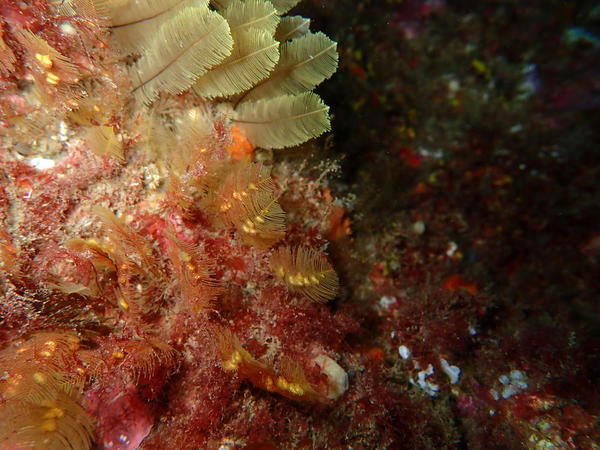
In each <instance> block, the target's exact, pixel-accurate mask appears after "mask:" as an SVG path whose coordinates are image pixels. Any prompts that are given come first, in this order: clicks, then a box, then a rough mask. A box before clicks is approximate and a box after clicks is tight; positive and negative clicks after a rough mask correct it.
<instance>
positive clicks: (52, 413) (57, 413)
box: [43, 407, 65, 419]
mask: <svg viewBox="0 0 600 450" xmlns="http://www.w3.org/2000/svg"><path fill="white" fill-rule="evenodd" d="M64 415H65V412H64V411H63V410H62V409H60V408H57V407H54V408H50V410H49V411H48V412H47V413H46V414H44V416H43V418H44V419H55V418H57V417H62V416H64Z"/></svg>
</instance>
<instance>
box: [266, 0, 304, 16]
mask: <svg viewBox="0 0 600 450" xmlns="http://www.w3.org/2000/svg"><path fill="white" fill-rule="evenodd" d="M271 3H273V6H274V7H275V9H276V10H277V12H278V13H279V14H285V13H286V12H288V11H289V10H290V9H292V8H293V7H294V6H296V5H297V4H298V3H300V0H271Z"/></svg>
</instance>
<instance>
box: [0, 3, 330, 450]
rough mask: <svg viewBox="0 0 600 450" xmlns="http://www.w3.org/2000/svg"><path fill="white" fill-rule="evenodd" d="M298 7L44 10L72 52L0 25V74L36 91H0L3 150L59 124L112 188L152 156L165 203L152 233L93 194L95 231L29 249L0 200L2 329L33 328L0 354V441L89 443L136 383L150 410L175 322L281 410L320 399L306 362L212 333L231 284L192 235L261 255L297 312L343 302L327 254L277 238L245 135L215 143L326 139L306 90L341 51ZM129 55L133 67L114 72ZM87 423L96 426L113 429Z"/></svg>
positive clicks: (268, 197) (44, 237)
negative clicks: (103, 414) (205, 333)
mask: <svg viewBox="0 0 600 450" xmlns="http://www.w3.org/2000/svg"><path fill="white" fill-rule="evenodd" d="M295 3H297V2H294V1H291V2H290V1H287V2H286V1H281V0H279V1H274V2H273V3H271V2H270V1H267V0H246V1H241V0H233V1H219V2H215V4H214V5H213V8H210V7H209V5H208V2H207V1H202V0H197V1H168V2H153V1H142V2H139V1H137V2H133V1H131V2H117V3H114V2H108V1H102V0H72V1H70V2H61V5H60V7H59V9H58V11H59V13H60V14H61V15H58V16H55V17H57V18H59V19H57V22H59V23H62V25H61V27H60V28H55V29H54V33H57V32H58V33H62V34H67V35H69V36H71V37H73V38H78V39H80V41H81V42H82V43H88V45H85V44H82V46H81V48H80V50H81V49H83V51H79V52H75V51H73V52H72V48H70V47H69V46H68V44H65V42H64V40H63V41H60V40H58V39H55V40H56V42H57V43H55V42H53V39H54V38H55V36H54V35H53V34H52V33H50V32H46V34H44V33H43V32H42V31H40V30H42V29H43V28H42V26H41V25H40V26H38V27H37V28H36V27H30V28H31V29H33V30H34V31H31V30H30V29H26V28H25V27H22V26H20V25H14V24H11V23H9V22H6V23H3V28H0V32H1V34H0V74H1V75H2V77H4V78H3V79H5V80H13V81H15V80H19V79H22V78H23V79H27V80H29V81H30V82H31V83H30V84H29V85H27V86H25V87H19V86H18V83H16V82H15V83H14V84H13V88H14V89H15V90H14V93H15V95H13V96H12V97H11V98H13V99H14V98H16V97H19V98H20V99H24V100H25V101H24V104H25V106H23V102H16V101H12V100H9V101H6V98H7V97H6V96H5V97H4V99H3V101H2V102H1V104H0V108H1V111H2V113H3V115H2V133H3V134H4V135H5V136H6V137H7V138H8V139H7V141H6V142H9V143H10V145H13V144H14V145H16V144H19V143H22V142H24V141H27V140H28V139H32V136H33V135H34V134H36V133H37V136H39V139H40V140H42V139H44V134H46V135H47V133H48V129H49V127H51V126H55V124H56V123H58V124H59V126H58V129H59V139H58V140H59V141H61V142H67V144H66V145H67V146H72V147H77V148H79V149H81V148H82V147H83V148H86V149H88V150H91V151H92V152H93V153H94V154H95V155H96V156H97V157H98V158H101V159H102V160H103V161H105V162H106V165H107V166H108V167H111V170H112V171H113V172H114V173H119V174H121V176H123V177H126V174H127V173H128V172H127V171H128V167H129V166H131V165H132V164H134V165H137V167H139V166H140V165H143V164H145V163H146V162H149V163H151V164H152V165H153V167H156V168H157V171H158V174H159V175H158V178H159V180H160V181H159V182H157V183H156V186H157V187H158V186H160V187H161V189H160V190H157V191H155V192H152V191H151V190H150V189H149V190H148V192H147V193H148V194H149V196H150V198H146V199H145V201H147V202H148V203H149V204H152V202H153V201H154V200H153V199H156V198H158V199H160V200H158V201H157V202H158V203H160V206H159V207H158V208H155V210H154V212H153V214H154V216H153V219H152V220H153V224H154V227H155V228H154V229H152V230H149V229H148V224H147V223H144V222H143V221H142V222H141V225H144V226H140V221H139V220H138V221H136V220H135V212H134V210H137V211H139V209H140V208H139V205H136V207H135V208H133V210H132V211H130V210H128V209H126V208H123V205H121V209H120V211H119V212H120V213H121V214H118V215H116V214H115V213H114V212H113V211H111V209H109V208H107V207H105V206H111V199H110V195H108V196H106V195H105V196H104V197H102V196H100V197H98V198H91V200H90V202H89V203H94V202H97V203H100V204H103V205H105V206H99V205H97V206H95V207H94V208H89V209H88V211H89V212H90V215H89V216H87V217H86V218H85V221H86V222H90V223H95V224H96V225H95V232H94V233H89V232H87V233H84V235H81V236H77V235H73V234H72V233H70V232H69V231H68V230H62V227H63V226H64V225H63V223H60V228H61V230H60V233H63V234H58V235H57V236H60V240H58V239H56V236H54V235H48V234H45V232H46V231H48V230H49V229H50V228H51V227H50V226H49V225H48V226H47V227H45V228H40V229H39V232H38V234H37V235H35V236H30V237H29V238H30V239H31V241H27V243H25V241H24V240H23V237H22V236H19V235H18V234H17V233H18V231H19V229H18V227H17V224H18V221H16V220H12V219H13V218H12V217H10V212H6V211H7V209H6V208H4V207H3V210H2V211H3V213H2V214H3V220H5V221H6V223H7V224H12V226H6V227H3V228H1V229H0V273H1V280H2V286H1V289H2V294H3V298H2V302H3V303H4V304H3V305H2V308H1V312H2V314H5V316H4V317H3V318H4V319H7V320H8V321H9V322H11V323H12V322H15V323H16V322H17V321H18V317H17V315H18V314H19V312H20V311H22V312H23V313H22V315H23V317H24V318H26V319H31V318H32V317H33V316H32V314H33V312H35V314H36V317H38V318H39V320H31V321H30V322H29V323H28V324H27V325H28V326H25V327H23V329H22V330H21V331H20V332H19V335H20V336H21V337H20V338H19V339H18V340H12V341H11V342H9V343H8V344H7V345H6V346H5V348H4V350H2V351H1V352H0V374H2V378H1V379H0V413H1V414H2V415H3V417H4V419H3V424H2V426H0V446H8V447H9V448H13V447H16V448H21V447H27V446H35V447H40V448H42V447H43V448H77V449H84V448H89V447H90V446H91V445H92V442H93V440H94V438H93V428H94V427H93V425H92V422H93V421H92V419H91V418H90V416H89V413H90V411H93V410H94V409H95V408H96V409H97V410H102V409H103V408H107V407H108V405H107V404H103V403H102V402H105V403H110V402H112V401H115V399H117V398H119V394H118V390H119V389H121V390H122V391H123V392H124V391H127V392H129V394H128V395H126V396H123V399H129V400H127V401H131V405H133V404H137V403H136V401H137V400H136V398H137V397H136V396H137V395H138V394H136V393H135V392H136V388H135V386H138V387H141V386H150V387H151V388H149V389H148V390H149V391H150V392H151V394H144V399H145V400H153V399H155V398H156V397H157V396H158V393H159V392H160V390H161V389H162V388H163V387H164V385H165V383H166V380H167V379H168V376H169V374H172V373H174V371H175V370H176V369H177V367H178V362H179V363H181V360H182V356H181V354H180V352H179V351H178V350H179V349H176V347H177V345H176V344H177V343H173V342H169V343H167V342H166V340H165V335H164V334H165V333H164V332H163V333H162V334H161V329H160V324H161V323H163V322H164V321H165V320H167V317H168V316H169V314H171V315H174V316H186V317H192V318H193V319H192V320H194V321H196V323H197V326H198V327H203V326H204V327H205V328H206V329H208V330H211V331H210V332H211V333H212V334H213V335H214V346H215V349H214V353H215V354H216V355H217V358H218V359H219V360H220V364H221V367H222V370H224V371H225V372H231V373H234V374H237V376H238V377H239V378H240V379H246V380H248V381H250V382H251V383H252V384H253V385H254V386H256V387H258V388H260V389H264V390H266V391H269V392H272V393H275V394H279V395H282V396H285V397H288V398H291V399H293V400H300V401H308V402H324V403H325V402H328V401H329V400H328V399H327V395H326V394H325V393H322V392H320V391H319V389H317V388H316V387H314V386H313V385H311V383H310V382H309V381H308V379H307V377H306V376H305V373H304V371H303V369H302V367H301V365H300V364H297V363H292V362H291V361H288V360H287V359H285V358H282V360H284V362H282V363H281V365H280V366H278V369H277V370H276V369H275V368H274V366H273V365H271V364H269V363H266V362H261V361H259V360H257V359H255V358H254V357H253V356H252V355H251V354H250V353H249V352H248V351H247V350H245V349H244V348H243V347H242V345H241V343H240V341H239V339H238V338H237V337H236V335H235V334H234V333H233V332H232V331H230V330H229V329H228V328H227V323H226V321H224V320H220V321H219V320H213V321H212V322H211V320H210V317H211V314H213V313H215V312H216V313H217V315H218V310H219V303H220V298H221V296H222V295H223V293H224V289H225V288H226V287H225V286H224V284H223V283H222V282H221V280H220V279H219V277H220V276H222V273H223V269H222V268H219V267H217V263H216V258H215V255H212V254H210V252H208V251H207V249H206V246H205V245H204V244H203V243H202V242H200V240H199V238H198V234H197V229H198V228H199V227H204V228H206V229H208V230H214V232H215V233H229V234H230V236H231V238H232V239H239V242H240V244H239V245H240V246H241V245H242V243H243V245H245V246H246V247H245V249H246V250H244V251H245V252H246V253H248V254H252V255H254V257H256V258H257V259H259V260H265V261H269V259H270V263H271V268H272V279H280V280H281V281H282V282H283V283H284V284H285V285H286V286H287V287H288V288H289V291H290V292H292V293H295V294H298V296H297V297H298V299H299V301H303V300H301V299H302V298H304V299H306V300H309V301H313V302H318V303H325V302H327V301H329V300H331V299H332V298H334V297H335V295H336V293H337V289H338V277H337V275H336V273H335V270H334V269H333V268H332V267H331V265H330V264H329V262H328V261H327V258H326V256H325V254H324V253H323V252H322V250H321V249H318V248H313V247H314V245H313V246H310V245H308V244H306V245H304V244H303V245H298V244H297V243H295V244H294V243H293V240H290V239H287V236H286V233H287V224H286V214H285V212H284V210H283V209H282V207H281V205H280V203H279V201H278V197H279V195H280V194H281V192H280V188H279V187H278V185H277V183H276V180H274V179H273V178H272V176H271V165H270V163H269V162H260V163H259V162H253V161H252V153H251V151H252V145H250V144H248V143H247V142H246V144H248V145H247V148H249V149H250V151H246V152H242V153H241V154H238V153H236V149H239V147H240V146H241V144H242V142H241V141H236V140H235V139H234V142H233V143H230V148H228V147H227V145H223V140H224V139H225V140H226V139H227V136H230V135H232V134H233V135H234V138H235V136H241V138H240V139H242V140H243V139H246V137H247V139H248V140H249V141H250V142H251V143H252V144H254V145H258V146H262V147H269V148H278V147H286V146H292V145H295V144H298V143H301V142H304V141H306V140H307V139H310V138H311V137H314V136H317V135H319V134H321V133H322V132H324V131H325V130H326V129H328V127H329V119H328V116H327V107H326V106H325V105H323V104H322V102H321V101H320V99H319V98H318V97H317V96H316V94H313V93H312V92H310V91H311V90H312V89H313V88H314V87H315V86H316V85H317V84H318V83H320V82H321V81H323V80H324V79H326V78H328V77H329V76H331V74H332V73H333V71H335V68H336V65H337V53H336V51H335V43H333V42H332V41H330V40H329V39H328V38H326V37H325V36H324V35H322V34H321V33H316V34H314V33H310V32H309V30H308V21H307V20H306V19H303V18H300V17H284V18H282V17H281V16H282V14H283V13H284V12H286V11H287V10H288V9H289V8H291V7H292V6H293V5H294V4H295ZM114 5H119V6H118V7H117V6H114ZM13 6H14V5H13ZM15 8H17V7H16V6H15ZM51 11H52V9H50V8H49V9H47V10H46V11H45V14H51ZM46 20H48V18H46ZM148 29H152V30H154V29H156V30H158V31H157V32H153V33H148V32H145V31H144V30H146V31H147V30H148ZM35 30H37V32H36V31H35ZM110 33H112V35H113V36H112V37H110ZM148 36H150V37H148ZM63 38H64V36H63ZM65 40H66V39H65ZM90 43H93V44H94V45H89V44H90ZM113 45H114V46H116V47H118V48H120V52H121V53H119V52H117V51H112V50H110V48H111V46H113ZM61 46H62V48H61ZM182 48H183V49H184V51H183V52H181V51H180V50H181V49H182ZM88 50H89V51H88ZM71 52H72V53H73V54H77V58H76V59H75V58H73V59H71V58H69V57H68V56H67V55H71ZM123 54H128V55H130V56H128V57H127V58H125V59H124V60H123V61H121V60H119V58H120V57H121V56H119V55H123ZM208 55H212V56H210V57H209V56H208ZM125 73H128V76H125V75H124V74H125ZM183 91H186V94H185V95H184V96H183V97H180V98H175V97H173V96H171V95H172V94H180V93H182V92H183ZM216 97H222V98H224V97H228V98H232V99H233V101H234V103H235V104H236V106H235V108H234V107H233V106H230V107H229V108H226V109H225V112H224V113H219V112H218V110H217V108H216V107H215V106H214V104H209V103H207V102H206V101H205V100H204V99H213V98H216ZM231 122H233V123H235V125H236V127H237V128H234V133H230V131H229V126H230V124H231ZM53 124H54V125H53ZM61 127H63V128H65V129H66V130H67V131H65V132H64V133H63V131H61V130H62V128H61ZM219 128H220V129H221V132H220V133H218V132H217V131H215V129H219ZM217 135H219V137H216V136H217ZM244 148H246V147H244ZM173 149H177V152H174V151H173ZM63 150H64V148H63ZM228 150H229V151H228ZM44 161H49V159H44ZM73 161H75V159H74V160H73ZM55 163H56V161H55V162H54V163H53V164H55ZM68 164H70V163H67V165H68ZM61 170H62V169H61ZM32 173H33V172H32ZM109 175H112V174H110V173H108V174H107V177H108V176H109ZM32 176H33V175H32ZM97 178H98V179H99V180H100V181H101V180H102V174H101V173H100V174H98V175H97ZM18 181H19V180H17V182H18ZM43 184H44V183H43V182H42V183H40V185H43ZM2 192H3V193H4V190H3V191H2ZM3 195H4V194H3ZM93 195H94V194H90V196H93ZM6 197H7V198H9V197H10V196H6ZM9 200H10V198H9ZM17 204H18V205H20V204H21V203H19V202H17V203H15V205H17ZM46 204H48V203H47V202H46ZM15 208H16V206H15ZM117 209H119V208H117ZM53 213H54V212H53V211H49V215H52V214H53ZM129 214H132V215H133V216H128V215H129ZM132 217H133V219H132ZM33 220H39V221H40V223H44V220H45V218H44V217H40V218H37V217H36V218H33ZM190 224H193V225H190ZM199 224H200V225H199ZM84 228H85V227H84ZM141 228H143V229H141ZM58 231H59V230H53V232H55V233H58ZM88 231H89V230H88ZM53 239H54V242H52V240H53ZM39 261H45V263H43V264H42V263H40V262H39ZM48 261H52V263H48ZM32 267H33V268H34V270H33V271H32V272H31V273H29V270H30V269H31V268H32ZM266 267H268V264H267V265H266ZM272 284H273V283H271V286H272ZM13 307H14V308H13ZM9 310H13V312H10V314H13V315H14V318H13V316H12V315H11V316H10V317H9V313H8V312H9ZM9 336H10V334H9ZM114 336H118V338H114ZM102 385H111V386H114V390H115V391H116V392H117V393H116V394H115V396H114V397H113V398H108V394H106V393H105V394H102V393H98V392H100V391H99V387H98V386H102ZM130 386H134V388H133V391H131V389H132V388H131V387H130ZM131 392H133V394H131ZM82 394H84V395H82ZM140 395H141V394H140ZM84 397H85V400H84ZM86 402H87V406H86V409H87V412H86V409H84V408H83V407H82V404H84V405H85V404H86ZM91 404H93V405H95V406H93V407H92V406H90V405H91ZM131 405H129V406H131ZM131 407H132V406H131ZM96 419H97V421H98V423H97V427H98V428H106V427H107V425H106V423H105V422H104V423H103V422H102V420H103V419H101V418H100V417H99V416H98V417H96ZM142 438H143V436H142ZM105 444H106V445H108V444H110V445H113V443H112V441H111V442H105Z"/></svg>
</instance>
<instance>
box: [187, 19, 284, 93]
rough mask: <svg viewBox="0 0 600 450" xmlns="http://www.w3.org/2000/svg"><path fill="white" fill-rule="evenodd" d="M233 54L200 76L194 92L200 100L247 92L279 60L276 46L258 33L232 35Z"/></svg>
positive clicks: (263, 34)
mask: <svg viewBox="0 0 600 450" xmlns="http://www.w3.org/2000/svg"><path fill="white" fill-rule="evenodd" d="M233 39H234V46H233V52H232V54H231V55H230V56H228V57H227V58H226V59H225V60H224V61H223V62H222V63H221V64H220V65H218V66H217V67H214V68H213V69H211V70H209V71H208V72H207V73H206V74H204V75H203V76H201V77H200V78H199V79H198V81H197V82H196V84H195V85H194V91H195V92H196V94H198V95H199V96H201V97H205V98H215V97H229V96H232V95H234V94H237V93H240V92H243V91H245V90H247V89H250V88H251V87H252V86H254V85H255V84H256V83H258V82H260V81H261V80H263V79H265V78H266V77H268V76H269V73H270V72H271V70H273V67H275V64H277V61H278V60H279V43H278V42H277V41H275V39H273V37H272V36H271V35H269V33H267V32H265V31H262V30H252V29H250V30H242V31H236V32H234V33H233Z"/></svg>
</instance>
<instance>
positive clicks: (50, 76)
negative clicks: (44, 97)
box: [46, 72, 60, 84]
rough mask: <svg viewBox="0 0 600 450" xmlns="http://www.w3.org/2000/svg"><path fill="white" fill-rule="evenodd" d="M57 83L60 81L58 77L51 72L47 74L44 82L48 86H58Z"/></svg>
mask: <svg viewBox="0 0 600 450" xmlns="http://www.w3.org/2000/svg"><path fill="white" fill-rule="evenodd" d="M59 81H60V78H59V76H58V75H56V74H54V73H52V72H48V74H47V75H46V82H47V83H48V84H58V82H59Z"/></svg>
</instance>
